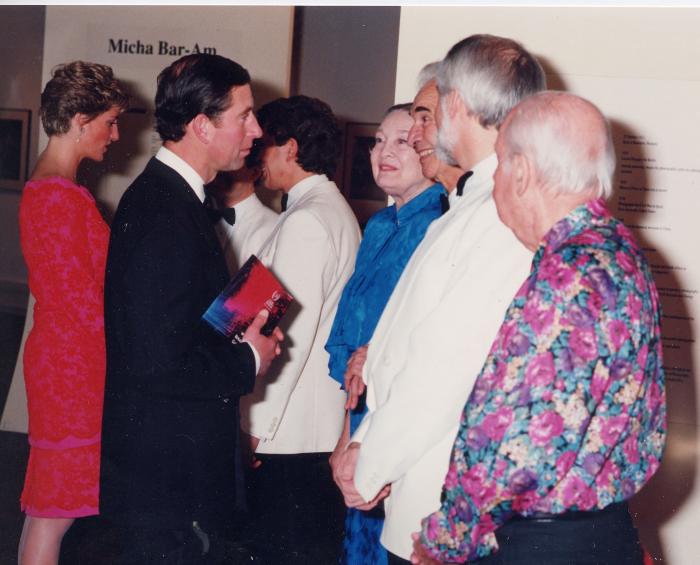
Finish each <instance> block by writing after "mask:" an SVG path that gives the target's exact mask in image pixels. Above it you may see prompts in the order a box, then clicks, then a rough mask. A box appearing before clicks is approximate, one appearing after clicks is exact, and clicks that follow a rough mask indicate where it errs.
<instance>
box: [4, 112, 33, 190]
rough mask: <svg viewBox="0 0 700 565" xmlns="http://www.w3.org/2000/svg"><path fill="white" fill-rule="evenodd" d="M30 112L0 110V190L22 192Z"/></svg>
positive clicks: (27, 151) (27, 158)
mask: <svg viewBox="0 0 700 565" xmlns="http://www.w3.org/2000/svg"><path fill="white" fill-rule="evenodd" d="M30 119H31V111H30V110H13V109H5V108H0V188H6V189H10V190H22V187H23V186H24V183H25V182H26V180H27V174H28V171H27V167H28V160H29V125H30Z"/></svg>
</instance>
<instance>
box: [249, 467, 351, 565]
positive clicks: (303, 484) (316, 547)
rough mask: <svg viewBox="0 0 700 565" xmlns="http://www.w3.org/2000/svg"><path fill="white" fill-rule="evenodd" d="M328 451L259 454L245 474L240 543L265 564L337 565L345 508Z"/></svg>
mask: <svg viewBox="0 0 700 565" xmlns="http://www.w3.org/2000/svg"><path fill="white" fill-rule="evenodd" d="M329 456H330V453H302V454H295V455H258V456H257V457H258V459H260V461H262V465H261V466H260V467H259V468H258V469H251V470H249V471H248V473H247V475H246V479H247V481H246V482H247V486H246V490H247V494H248V506H249V510H248V516H247V518H246V519H245V525H244V526H243V527H242V529H241V531H242V534H243V537H242V538H241V539H240V541H241V542H242V543H243V544H245V545H246V546H247V547H249V548H250V549H251V550H252V551H253V553H255V555H256V556H258V558H259V559H260V561H261V562H262V563H265V564H267V565H282V564H284V565H312V564H314V565H315V564H318V565H332V564H334V563H337V562H338V558H339V556H340V552H341V546H342V539H343V518H344V514H345V506H344V504H343V498H342V496H341V494H340V491H339V490H338V488H337V487H336V485H335V483H334V482H333V477H332V475H331V469H330V465H329V464H328V457H329Z"/></svg>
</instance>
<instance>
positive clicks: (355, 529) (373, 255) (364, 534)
mask: <svg viewBox="0 0 700 565" xmlns="http://www.w3.org/2000/svg"><path fill="white" fill-rule="evenodd" d="M410 108H411V105H410V104H401V105H398V106H392V107H391V108H389V110H388V111H387V113H386V115H385V116H384V119H383V120H382V123H381V125H380V126H379V129H378V130H377V133H376V136H375V143H374V147H373V148H372V150H371V152H370V160H371V163H372V173H373V175H374V180H375V182H376V183H377V186H379V187H380V188H381V189H382V190H383V191H384V192H385V193H386V194H388V195H389V196H391V197H392V198H393V200H394V204H393V205H392V206H389V207H387V208H384V209H382V210H380V211H379V212H377V213H376V214H375V215H374V216H372V217H371V218H370V220H369V222H368V223H367V227H366V228H365V233H364V239H363V241H362V243H361V245H360V249H359V251H358V253H357V259H356V262H355V272H354V273H353V275H352V277H351V278H350V280H349V281H348V283H347V285H346V286H345V289H344V291H343V295H342V297H341V299H340V303H339V305H338V311H337V313H336V316H335V320H334V322H333V328H332V330H331V333H330V336H329V338H328V342H327V343H326V350H327V351H328V353H329V354H330V360H329V368H330V374H331V377H333V378H334V379H335V380H337V381H339V382H340V383H342V384H344V375H345V373H346V369H347V367H348V364H349V363H351V364H352V363H353V362H357V361H358V359H359V360H361V359H362V358H363V355H364V351H365V350H366V348H365V347H364V346H365V345H366V344H367V342H369V340H370V337H371V336H372V333H373V332H374V328H375V326H376V325H377V322H378V320H379V317H380V316H381V314H382V311H383V310H384V307H385V306H386V303H387V302H388V300H389V297H390V296H391V293H392V291H393V290H394V287H395V286H396V283H397V282H398V280H399V277H400V276H401V273H402V272H403V269H404V267H405V266H406V264H407V263H408V260H409V259H410V258H411V255H412V254H413V251H414V250H415V249H416V247H417V246H418V244H419V243H420V242H421V240H422V239H423V236H424V235H425V232H426V230H427V229H428V226H429V224H430V222H432V221H433V220H434V219H435V218H437V217H438V216H440V214H441V195H443V194H445V189H444V188H443V186H442V185H441V184H434V183H433V181H432V180H430V179H427V178H425V177H424V176H423V172H422V170H421V164H420V161H419V157H418V154H417V153H416V152H415V150H414V149H413V147H412V146H411V145H410V144H409V140H408V132H409V130H410V129H411V126H412V125H413V119H412V118H411V115H410V113H409V111H410ZM353 354H354V356H353ZM351 404H354V401H352V402H350V401H349V402H348V405H346V408H348V412H347V415H346V424H345V429H344V430H343V435H342V436H341V438H340V440H339V441H338V447H337V448H336V451H335V452H334V456H332V457H331V465H333V463H334V458H335V453H337V452H339V450H341V449H344V447H345V444H346V443H347V441H348V438H349V435H350V434H352V433H353V432H354V431H355V429H356V428H357V427H358V426H359V424H360V422H361V420H362V418H363V416H364V414H365V412H366V410H367V409H366V406H365V404H364V398H363V397H361V398H360V400H359V402H358V403H357V406H354V407H353V406H352V405H351ZM383 522H384V519H383V511H382V510H381V508H379V507H377V508H374V509H373V510H371V511H363V510H359V509H354V508H351V509H348V513H347V517H346V523H345V541H344V544H343V556H342V559H341V562H342V563H344V564H346V565H384V564H386V562H387V556H386V550H385V549H384V548H383V547H382V546H381V544H380V543H379V535H380V534H381V530H382V525H383Z"/></svg>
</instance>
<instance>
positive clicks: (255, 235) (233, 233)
mask: <svg viewBox="0 0 700 565" xmlns="http://www.w3.org/2000/svg"><path fill="white" fill-rule="evenodd" d="M233 209H234V210H235V211H236V221H235V222H234V224H233V225H231V224H229V223H228V222H227V221H226V220H224V219H223V218H222V219H221V220H219V221H218V222H216V226H215V228H216V233H217V235H218V236H219V240H220V241H221V245H222V247H223V249H224V255H225V257H226V263H227V264H228V270H229V272H230V273H231V275H234V274H235V273H237V272H238V269H240V268H241V265H243V263H245V262H246V261H247V260H248V258H249V257H250V256H251V255H253V254H256V255H257V253H258V251H260V247H262V244H263V243H265V241H266V240H267V238H268V237H269V235H270V232H272V228H273V227H275V223H277V213H275V212H274V211H273V210H270V208H268V207H267V206H265V205H264V204H263V203H262V202H260V200H259V199H258V197H257V196H256V194H255V193H253V194H251V195H250V196H248V197H247V198H246V199H245V200H242V201H241V202H239V203H238V204H236V205H235V206H234V207H233Z"/></svg>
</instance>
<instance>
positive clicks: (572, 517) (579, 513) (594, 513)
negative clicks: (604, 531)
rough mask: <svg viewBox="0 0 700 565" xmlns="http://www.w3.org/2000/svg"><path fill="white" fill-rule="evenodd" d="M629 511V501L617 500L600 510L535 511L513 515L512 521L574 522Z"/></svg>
mask: <svg viewBox="0 0 700 565" xmlns="http://www.w3.org/2000/svg"><path fill="white" fill-rule="evenodd" d="M623 512H624V513H629V511H628V509H627V501H623V502H615V503H613V504H609V505H608V506H606V507H605V508H602V509H599V510H568V511H566V512H562V513H561V514H547V513H545V512H535V513H534V514H530V515H529V516H521V515H520V514H518V515H516V516H513V518H512V519H511V521H519V520H527V521H531V522H555V521H560V520H561V521H568V522H573V521H577V520H590V519H591V518H602V517H603V516H607V515H609V514H617V513H623Z"/></svg>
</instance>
